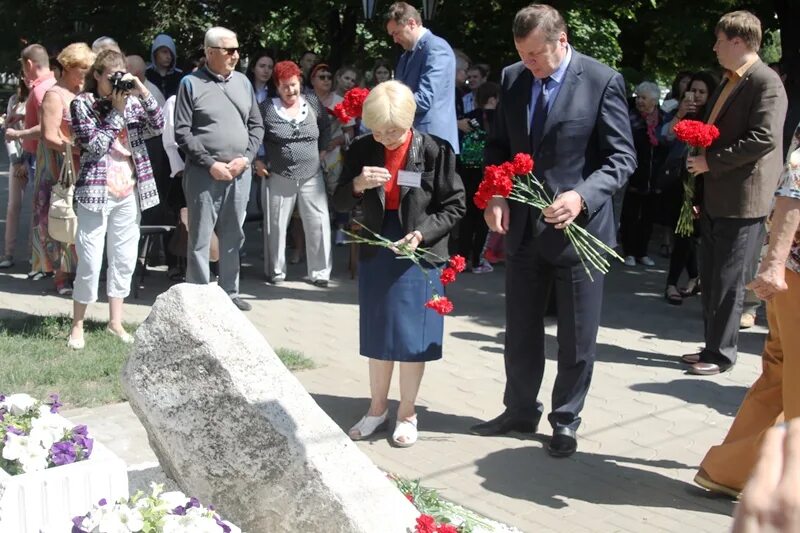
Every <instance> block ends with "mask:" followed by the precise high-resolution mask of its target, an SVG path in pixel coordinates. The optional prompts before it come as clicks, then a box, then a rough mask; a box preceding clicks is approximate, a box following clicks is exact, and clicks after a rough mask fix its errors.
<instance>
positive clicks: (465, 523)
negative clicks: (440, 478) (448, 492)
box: [388, 474, 494, 533]
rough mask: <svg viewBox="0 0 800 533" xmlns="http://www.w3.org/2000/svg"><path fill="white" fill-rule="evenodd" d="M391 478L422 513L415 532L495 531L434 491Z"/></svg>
mask: <svg viewBox="0 0 800 533" xmlns="http://www.w3.org/2000/svg"><path fill="white" fill-rule="evenodd" d="M388 477H389V479H391V480H392V481H393V482H394V483H395V485H396V486H397V488H398V489H400V492H402V493H403V495H404V496H405V497H406V498H407V499H408V501H410V502H411V503H413V504H414V506H415V507H416V508H417V510H418V511H419V512H420V516H419V517H418V518H417V523H416V528H415V529H414V533H472V532H473V531H476V530H478V531H493V530H494V527H493V526H492V525H491V524H490V523H489V522H487V521H486V520H485V519H483V517H481V516H479V515H477V514H475V513H473V512H472V511H469V510H467V509H464V508H463V507H460V506H458V505H455V504H452V503H450V502H448V501H446V500H443V499H442V498H441V497H440V496H439V494H438V493H437V492H436V491H435V490H433V489H426V488H424V487H421V486H420V484H419V481H409V480H407V479H403V478H400V477H398V476H395V475H393V474H388Z"/></svg>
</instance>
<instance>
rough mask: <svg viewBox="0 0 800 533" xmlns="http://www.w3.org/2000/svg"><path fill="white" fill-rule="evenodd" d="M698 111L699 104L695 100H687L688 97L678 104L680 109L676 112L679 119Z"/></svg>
mask: <svg viewBox="0 0 800 533" xmlns="http://www.w3.org/2000/svg"><path fill="white" fill-rule="evenodd" d="M696 112H697V104H695V103H694V100H691V101H689V100H687V99H686V97H684V98H683V100H681V103H680V104H679V105H678V111H677V112H676V113H675V117H676V118H678V119H682V118H684V117H685V116H686V115H689V114H694V113H696Z"/></svg>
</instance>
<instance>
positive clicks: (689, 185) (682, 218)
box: [672, 119, 719, 237]
mask: <svg viewBox="0 0 800 533" xmlns="http://www.w3.org/2000/svg"><path fill="white" fill-rule="evenodd" d="M672 131H674V132H675V137H677V139H678V140H679V141H681V142H683V143H686V144H687V145H689V155H697V154H699V153H700V150H701V149H704V148H708V147H709V146H711V144H712V143H713V142H714V141H715V140H717V137H719V129H717V127H716V126H715V125H713V124H706V123H705V122H701V121H699V120H687V119H683V120H679V121H678V123H677V124H675V126H674V127H673V128H672ZM694 191H695V177H694V176H692V175H691V174H690V175H688V176H687V178H686V179H685V180H683V204H682V205H681V213H680V215H678V224H677V225H676V226H675V233H676V234H678V235H681V236H683V237H689V236H691V235H692V233H694V211H693V209H692V206H693V205H694Z"/></svg>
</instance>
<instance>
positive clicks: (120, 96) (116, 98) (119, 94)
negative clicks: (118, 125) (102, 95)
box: [111, 91, 128, 114]
mask: <svg viewBox="0 0 800 533" xmlns="http://www.w3.org/2000/svg"><path fill="white" fill-rule="evenodd" d="M127 101H128V95H127V93H125V91H112V92H111V106H112V107H113V108H114V109H116V110H117V111H118V112H119V113H120V114H124V113H125V104H126V103H127Z"/></svg>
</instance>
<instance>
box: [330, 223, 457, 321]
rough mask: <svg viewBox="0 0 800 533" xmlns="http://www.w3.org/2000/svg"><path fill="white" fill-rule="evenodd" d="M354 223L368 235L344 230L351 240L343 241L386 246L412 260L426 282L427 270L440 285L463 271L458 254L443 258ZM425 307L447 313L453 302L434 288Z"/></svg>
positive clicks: (427, 277)
mask: <svg viewBox="0 0 800 533" xmlns="http://www.w3.org/2000/svg"><path fill="white" fill-rule="evenodd" d="M356 223H357V224H358V225H359V226H361V228H362V229H363V230H364V231H365V232H367V233H368V234H369V235H370V236H369V237H367V236H364V235H359V234H357V233H351V232H349V231H345V232H344V233H345V235H347V236H348V237H350V239H351V240H348V241H345V242H346V243H348V244H351V243H352V244H367V245H369V246H380V247H381V248H388V249H390V250H392V251H393V252H395V253H396V254H397V258H398V259H408V260H409V261H411V262H413V263H414V264H415V265H417V267H418V268H419V269H420V270H422V273H423V274H425V278H426V279H427V280H428V283H429V284H431V285H432V283H431V279H430V277H429V270H432V269H433V270H436V272H437V273H438V274H439V281H441V282H442V285H449V284H450V283H453V282H454V281H455V280H456V278H457V277H458V274H460V273H461V272H464V270H465V269H466V267H467V261H466V259H464V258H463V257H461V256H460V255H454V256H452V257H450V258H449V259H445V258H443V257H440V256H438V255H436V254H434V253H433V252H431V251H430V250H428V249H427V248H422V247H420V246H418V247H417V248H414V249H413V250H412V249H411V247H410V246H408V245H407V244H398V243H396V242H395V241H392V240H390V239H387V238H386V237H384V236H382V235H378V234H377V233H375V232H374V231H372V230H370V229H369V228H367V227H366V226H364V225H363V224H361V223H360V222H358V221H356ZM423 262H425V263H427V265H429V266H430V267H432V268H428V267H426V266H423V265H422V263H423ZM445 263H446V264H447V266H445V267H439V266H436V265H444V264H445ZM425 307H427V308H428V309H433V310H434V311H436V312H437V313H439V314H440V315H447V314H450V313H452V312H453V309H454V307H453V302H451V301H450V299H449V298H447V297H446V296H443V295H441V294H439V293H438V292H436V290H435V289H434V291H433V297H432V298H431V299H430V300H428V301H427V302H426V303H425Z"/></svg>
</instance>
